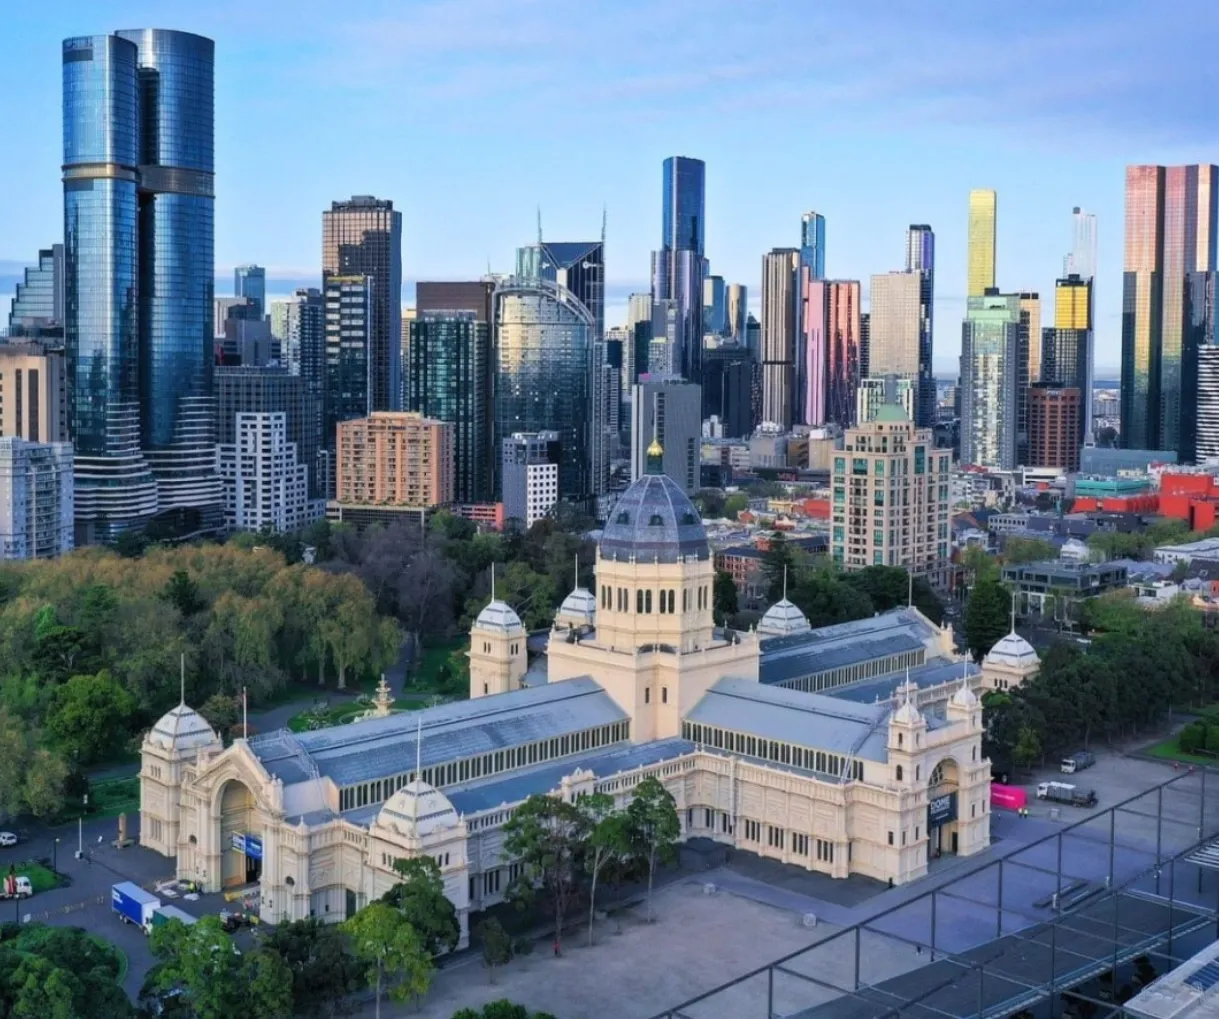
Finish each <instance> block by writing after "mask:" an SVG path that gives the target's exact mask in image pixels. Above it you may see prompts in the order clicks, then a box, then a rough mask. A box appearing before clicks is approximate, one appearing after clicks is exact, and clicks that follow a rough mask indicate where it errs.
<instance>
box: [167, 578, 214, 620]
mask: <svg viewBox="0 0 1219 1019" xmlns="http://www.w3.org/2000/svg"><path fill="white" fill-rule="evenodd" d="M162 597H163V598H164V599H165V600H166V601H167V602H169V603H170V604H171V605H173V606H174V607H175V608H176V609H177V610H178V611H179V612H181V613H182V616H183V618H186V617H189V616H193V615H194V614H195V613H196V612H202V611H203V610H204V609H205V608H207V602H205V601H204V600H203V598H202V597H200V595H199V585H198V584H196V583H195V582H194V581H193V580H192V579H191V575H190V574H189V573H187V572H186V570H174V575H173V576H172V577H170V578H169V583H168V584H166V585H165V593H164V594H163V595H162Z"/></svg>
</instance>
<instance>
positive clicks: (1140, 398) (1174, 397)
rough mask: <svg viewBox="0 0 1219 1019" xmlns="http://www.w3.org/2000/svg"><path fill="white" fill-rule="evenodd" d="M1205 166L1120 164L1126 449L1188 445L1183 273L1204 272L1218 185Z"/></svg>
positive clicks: (1210, 265)
mask: <svg viewBox="0 0 1219 1019" xmlns="http://www.w3.org/2000/svg"><path fill="white" fill-rule="evenodd" d="M1217 172H1219V171H1217V169H1216V167H1214V166H1211V165H1192V166H1169V167H1163V166H1128V167H1126V245H1125V246H1126V251H1125V266H1124V268H1125V272H1124V274H1123V278H1122V392H1121V406H1122V427H1121V442H1122V445H1123V446H1125V447H1126V448H1128V449H1178V450H1179V449H1180V448H1181V447H1182V446H1186V447H1188V446H1190V445H1191V444H1192V440H1191V434H1190V433H1191V432H1192V430H1193V428H1194V421H1193V420H1192V419H1190V418H1188V417H1187V415H1188V413H1189V406H1188V401H1186V400H1183V396H1182V394H1183V383H1184V378H1183V372H1184V369H1185V360H1186V356H1187V351H1186V348H1185V336H1186V334H1187V332H1188V321H1187V318H1188V309H1187V307H1186V303H1187V301H1186V294H1187V289H1188V288H1187V283H1188V280H1189V277H1190V274H1191V273H1195V272H1212V271H1214V270H1215V269H1216V268H1217V266H1216V264H1215V235H1216V227H1217V223H1216V212H1217V204H1219V203H1217V197H1219V184H1217V181H1216V175H1217Z"/></svg>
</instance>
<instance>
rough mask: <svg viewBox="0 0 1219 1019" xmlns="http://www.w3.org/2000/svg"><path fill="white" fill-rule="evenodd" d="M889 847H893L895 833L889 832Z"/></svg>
mask: <svg viewBox="0 0 1219 1019" xmlns="http://www.w3.org/2000/svg"><path fill="white" fill-rule="evenodd" d="M889 845H893V832H889Z"/></svg>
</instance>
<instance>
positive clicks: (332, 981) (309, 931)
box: [266, 917, 365, 1016]
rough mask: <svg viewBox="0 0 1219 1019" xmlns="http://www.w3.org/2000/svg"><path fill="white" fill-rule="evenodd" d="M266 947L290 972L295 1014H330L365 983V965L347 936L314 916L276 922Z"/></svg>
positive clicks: (268, 936)
mask: <svg viewBox="0 0 1219 1019" xmlns="http://www.w3.org/2000/svg"><path fill="white" fill-rule="evenodd" d="M266 946H267V949H268V951H271V952H274V953H275V954H276V955H278V956H279V957H280V958H281V959H282V960H283V961H284V963H286V964H287V967H288V969H289V970H290V971H291V974H292V1007H293V1011H294V1013H295V1014H296V1015H300V1016H333V1015H334V1014H335V1012H336V1010H337V1008H338V1005H339V1003H340V1002H341V1001H342V1000H343V999H344V998H346V997H347V996H348V995H349V994H352V993H354V992H355V991H357V990H359V989H360V988H361V987H364V986H365V975H364V968H363V966H361V964H360V962H359V960H357V959H356V957H355V956H354V955H353V954H352V952H351V949H350V947H349V945H348V941H347V935H346V934H344V933H343V931H342V930H340V929H339V928H338V927H336V926H334V925H333V924H328V923H323V922H322V921H321V920H319V919H317V918H316V917H310V918H309V919H307V920H296V921H293V922H292V923H283V924H279V925H278V926H276V927H274V928H273V929H272V930H271V932H270V934H268V935H267V940H266Z"/></svg>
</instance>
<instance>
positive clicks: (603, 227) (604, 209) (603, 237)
mask: <svg viewBox="0 0 1219 1019" xmlns="http://www.w3.org/2000/svg"><path fill="white" fill-rule="evenodd" d="M605 220H606V205H605V203H604V202H602V203H601V247H603V248H604V247H605Z"/></svg>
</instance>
